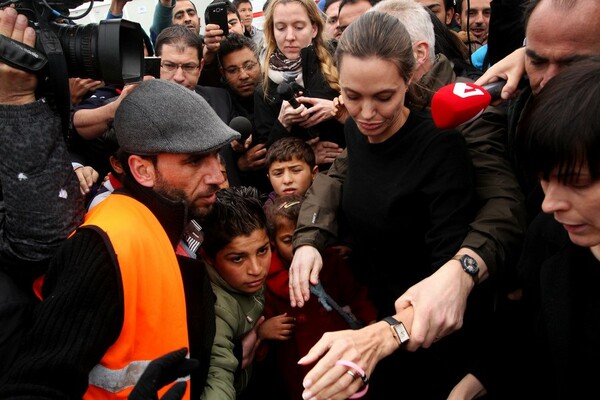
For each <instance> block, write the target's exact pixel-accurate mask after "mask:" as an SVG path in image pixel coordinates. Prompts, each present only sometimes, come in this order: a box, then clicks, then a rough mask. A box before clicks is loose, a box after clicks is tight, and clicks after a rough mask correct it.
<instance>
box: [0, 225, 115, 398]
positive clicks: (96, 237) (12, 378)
mask: <svg viewBox="0 0 600 400" xmlns="http://www.w3.org/2000/svg"><path fill="white" fill-rule="evenodd" d="M122 291H123V289H122V284H121V280H120V274H119V272H118V267H117V264H116V261H115V259H114V257H113V252H112V250H110V245H108V244H107V243H106V242H105V241H104V239H103V237H102V236H101V235H100V234H99V233H97V232H96V231H94V230H91V229H82V230H80V231H78V232H77V233H76V234H75V235H74V236H73V237H72V238H71V239H69V240H68V241H66V242H65V243H64V244H63V246H62V247H61V248H60V249H59V250H58V252H57V254H56V256H55V258H54V259H53V262H52V263H51V265H50V267H49V270H48V273H47V275H46V276H45V281H44V286H43V297H44V300H43V301H42V302H41V303H39V304H38V305H37V306H36V307H35V309H34V311H33V319H32V326H31V328H30V330H29V331H28V332H27V334H26V335H25V337H24V339H23V341H22V343H21V346H20V350H19V356H18V358H17V360H16V361H15V363H14V364H13V365H12V368H11V369H10V371H9V373H8V374H7V376H6V377H5V381H4V382H3V385H1V386H0V398H2V399H11V398H13V399H14V398H19V399H23V398H36V399H65V398H72V399H74V398H82V396H83V394H84V393H85V391H86V389H87V386H88V374H89V372H90V370H91V369H92V368H93V367H94V366H95V365H96V364H97V363H98V362H99V361H100V359H101V357H102V356H103V354H104V353H105V352H106V350H107V349H108V348H109V347H110V346H111V345H112V344H113V343H114V342H115V341H116V339H117V338H118V336H119V334H120V331H121V327H122V325H123V295H122Z"/></svg>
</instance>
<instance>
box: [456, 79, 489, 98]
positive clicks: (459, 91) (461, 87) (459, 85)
mask: <svg viewBox="0 0 600 400" xmlns="http://www.w3.org/2000/svg"><path fill="white" fill-rule="evenodd" d="M452 93H454V94H455V95H457V96H458V97H460V98H461V99H466V98H468V97H473V96H485V93H484V92H483V90H481V89H480V88H479V87H476V86H471V85H469V84H468V83H465V82H456V83H455V84H454V88H453V89H452Z"/></svg>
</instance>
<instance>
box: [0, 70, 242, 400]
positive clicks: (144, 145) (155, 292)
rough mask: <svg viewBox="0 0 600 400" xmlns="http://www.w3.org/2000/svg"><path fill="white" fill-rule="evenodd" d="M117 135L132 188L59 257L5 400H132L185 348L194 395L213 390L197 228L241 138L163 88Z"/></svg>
mask: <svg viewBox="0 0 600 400" xmlns="http://www.w3.org/2000/svg"><path fill="white" fill-rule="evenodd" d="M114 127H115V131H116V135H117V139H118V141H119V144H120V151H121V152H122V154H121V156H120V161H121V163H122V165H123V167H124V168H125V178H124V179H123V188H121V189H118V190H116V191H115V192H114V193H113V194H111V195H110V196H109V197H108V198H107V199H105V200H104V201H103V202H102V203H100V204H99V205H98V206H96V207H95V208H93V209H92V210H91V211H90V212H89V213H88V214H87V215H86V217H85V221H84V223H83V224H82V225H81V226H80V227H79V228H78V229H77V230H76V231H75V232H74V233H73V235H72V236H71V237H70V238H69V239H68V240H66V241H65V242H64V243H63V245H62V246H61V247H60V248H59V249H58V251H57V254H56V256H55V258H54V259H53V261H52V262H51V265H50V267H49V270H48V272H47V274H46V275H45V280H44V283H43V286H42V289H41V293H40V296H41V298H42V301H41V303H39V305H38V306H36V309H35V311H34V318H33V321H32V327H31V330H30V332H29V333H28V335H27V336H26V338H25V339H24V343H23V345H22V346H21V347H20V349H19V355H18V358H17V360H16V361H15V363H13V365H12V367H11V369H10V371H9V372H8V374H7V376H6V377H5V380H4V382H3V384H2V388H1V389H0V398H3V399H10V398H17V397H18V398H25V397H27V398H31V397H34V398H82V397H83V396H86V398H103V399H106V398H127V396H128V395H129V393H130V392H131V390H132V388H133V386H134V385H135V384H136V382H138V379H139V378H140V376H141V374H142V372H143V371H144V369H145V368H146V366H147V365H148V364H149V362H150V361H152V360H153V359H157V358H159V357H160V356H162V355H164V354H166V353H169V352H171V351H173V350H177V349H181V348H187V349H189V357H190V358H193V359H198V360H199V361H200V363H199V364H200V366H199V368H197V369H196V370H194V371H193V372H192V373H191V375H188V376H187V377H186V378H184V380H186V381H190V382H191V384H188V385H187V389H186V392H185V394H184V397H183V398H185V399H189V398H190V396H193V397H195V398H197V397H199V395H200V393H202V390H203V386H204V383H205V381H206V375H207V371H208V365H209V362H210V350H211V346H212V342H213V338H214V331H215V320H214V308H213V307H214V294H213V293H212V291H211V289H210V284H209V282H208V279H207V277H206V275H205V267H204V265H203V261H202V260H201V259H197V258H196V254H195V250H196V249H197V247H198V246H199V245H200V243H201V240H202V232H201V231H200V229H199V225H198V223H197V221H196V219H201V218H202V217H203V216H204V215H206V213H207V212H208V210H209V209H210V207H211V205H212V204H213V203H214V202H215V199H216V196H215V193H216V192H217V190H218V189H219V185H220V184H221V183H222V182H223V180H224V177H223V174H222V173H221V170H220V166H219V159H218V156H217V154H218V152H219V150H220V149H221V147H223V146H225V145H228V144H229V142H231V141H232V140H234V139H238V138H239V134H238V133H237V132H235V131H233V130H232V129H231V128H229V127H228V126H227V125H226V124H225V123H224V122H223V121H222V120H221V119H220V118H219V117H218V116H217V114H215V112H214V111H213V109H212V108H211V107H210V105H209V104H208V103H207V102H206V101H205V100H204V99H203V98H202V97H201V96H200V95H198V94H197V93H195V92H194V91H192V90H189V89H187V88H185V87H184V86H181V85H177V84H176V83H173V82H168V81H164V80H159V79H157V80H150V81H145V82H142V83H141V84H140V85H139V87H138V88H137V89H136V90H135V91H133V92H132V93H131V94H130V95H129V96H127V98H126V99H124V100H123V102H122V103H121V104H120V106H119V108H118V109H117V112H116V114H115V120H114ZM171 379H173V378H171ZM166 381H168V379H166ZM163 383H164V382H159V385H158V386H160V385H162V384H163ZM169 388H170V385H167V386H166V387H165V388H164V389H163V390H161V391H160V392H159V393H160V395H162V394H163V393H164V391H166V390H167V389H169ZM160 395H159V397H160ZM155 396H156V394H155ZM155 396H153V397H154V398H156V397H155ZM143 397H144V396H142V397H138V398H143ZM147 398H150V397H147Z"/></svg>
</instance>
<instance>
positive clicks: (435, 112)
mask: <svg viewBox="0 0 600 400" xmlns="http://www.w3.org/2000/svg"><path fill="white" fill-rule="evenodd" d="M491 101H492V96H490V94H489V93H488V92H487V91H486V90H485V89H484V88H483V87H481V86H479V85H475V84H474V83H467V82H456V83H452V84H450V85H446V86H444V87H442V88H440V89H439V90H438V91H437V92H435V94H434V95H433V98H432V99H431V116H432V117H433V122H434V123H435V126H437V127H438V128H440V129H449V128H456V127H457V126H459V125H461V124H464V123H465V122H469V121H471V120H472V119H474V118H477V117H478V116H479V115H480V114H481V113H482V112H483V110H485V109H486V107H487V106H488V105H489V104H490V102H491Z"/></svg>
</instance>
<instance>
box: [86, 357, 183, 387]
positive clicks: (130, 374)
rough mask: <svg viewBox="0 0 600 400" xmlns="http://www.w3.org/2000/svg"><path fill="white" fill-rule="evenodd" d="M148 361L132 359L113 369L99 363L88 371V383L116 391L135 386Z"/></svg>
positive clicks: (179, 379)
mask: <svg viewBox="0 0 600 400" xmlns="http://www.w3.org/2000/svg"><path fill="white" fill-rule="evenodd" d="M148 364H150V361H133V362H131V363H130V364H129V365H128V366H126V367H125V368H121V369H118V370H113V369H109V368H106V367H104V366H102V365H100V364H98V365H96V366H95V367H94V369H92V370H91V371H90V375H89V382H88V383H89V384H90V385H94V386H98V387H99V388H101V389H104V390H106V391H107V392H111V393H117V392H120V391H121V390H125V389H127V388H129V387H133V386H135V384H136V383H137V381H138V380H139V379H140V377H141V376H142V374H143V373H144V370H145V369H146V367H147V366H148ZM189 380H190V376H189V375H188V376H185V377H183V378H178V379H177V382H186V381H189Z"/></svg>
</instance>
